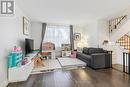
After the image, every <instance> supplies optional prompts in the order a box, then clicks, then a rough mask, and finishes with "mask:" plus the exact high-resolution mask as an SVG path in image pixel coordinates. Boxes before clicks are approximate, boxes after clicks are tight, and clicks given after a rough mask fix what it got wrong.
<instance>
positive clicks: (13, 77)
mask: <svg viewBox="0 0 130 87" xmlns="http://www.w3.org/2000/svg"><path fill="white" fill-rule="evenodd" d="M36 55H37V53H36V52H35V53H30V54H28V55H27V58H28V60H29V62H28V63H27V64H25V65H22V66H20V67H12V68H9V69H8V81H9V83H12V82H19V81H26V80H27V79H28V77H29V75H30V74H31V72H32V69H33V68H34V61H33V60H32V58H34V57H35V56H36Z"/></svg>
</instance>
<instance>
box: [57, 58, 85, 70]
mask: <svg viewBox="0 0 130 87" xmlns="http://www.w3.org/2000/svg"><path fill="white" fill-rule="evenodd" d="M58 61H59V62H60V64H61V67H62V68H71V67H85V66H86V63H85V62H83V61H81V60H79V59H77V58H69V57H65V58H58Z"/></svg>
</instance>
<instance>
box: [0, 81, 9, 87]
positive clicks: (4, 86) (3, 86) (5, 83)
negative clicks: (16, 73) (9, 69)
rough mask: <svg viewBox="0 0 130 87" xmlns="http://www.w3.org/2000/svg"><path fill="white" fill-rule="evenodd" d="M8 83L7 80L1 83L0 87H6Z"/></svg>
mask: <svg viewBox="0 0 130 87" xmlns="http://www.w3.org/2000/svg"><path fill="white" fill-rule="evenodd" d="M8 83H9V82H8V81H7V80H6V81H3V82H2V84H0V87H7V85H8Z"/></svg>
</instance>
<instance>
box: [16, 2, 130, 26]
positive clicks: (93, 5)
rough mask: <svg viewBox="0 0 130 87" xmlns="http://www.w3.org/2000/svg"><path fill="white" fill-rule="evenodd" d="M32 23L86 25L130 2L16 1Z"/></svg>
mask: <svg viewBox="0 0 130 87" xmlns="http://www.w3.org/2000/svg"><path fill="white" fill-rule="evenodd" d="M16 4H17V5H18V6H19V7H20V8H21V9H22V10H23V11H24V12H25V13H26V14H27V15H29V16H30V18H31V19H32V21H40V22H49V23H64V24H86V23H88V22H91V21H93V20H96V19H99V18H104V17H107V16H109V15H111V14H114V13H116V12H119V11H121V10H123V9H126V8H128V7H129V6H130V0H16Z"/></svg>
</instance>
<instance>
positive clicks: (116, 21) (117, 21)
mask: <svg viewBox="0 0 130 87" xmlns="http://www.w3.org/2000/svg"><path fill="white" fill-rule="evenodd" d="M125 19H127V15H124V16H121V17H117V18H115V19H111V20H109V33H112V32H113V30H114V29H117V28H118V26H119V25H120V24H122V23H123V20H125Z"/></svg>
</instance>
